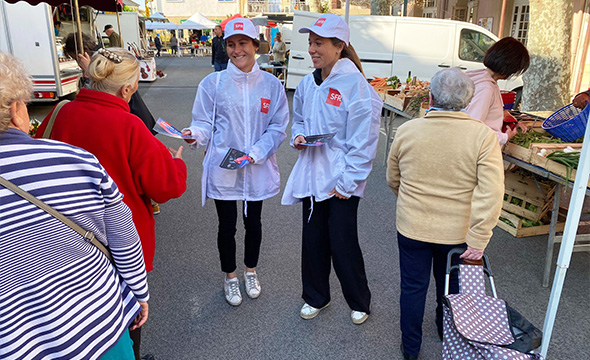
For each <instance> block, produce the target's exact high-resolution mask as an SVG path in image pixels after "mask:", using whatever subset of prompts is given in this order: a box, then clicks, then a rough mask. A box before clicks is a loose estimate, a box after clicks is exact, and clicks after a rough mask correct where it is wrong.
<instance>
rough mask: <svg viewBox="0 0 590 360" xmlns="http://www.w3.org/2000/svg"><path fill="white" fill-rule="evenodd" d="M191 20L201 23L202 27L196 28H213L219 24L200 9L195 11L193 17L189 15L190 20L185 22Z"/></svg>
mask: <svg viewBox="0 0 590 360" xmlns="http://www.w3.org/2000/svg"><path fill="white" fill-rule="evenodd" d="M189 21H190V22H192V23H195V24H200V25H201V26H202V27H201V28H198V29H196V30H204V29H213V28H215V26H216V25H217V23H216V22H215V21H213V20H211V19H209V18H208V17H206V16H205V15H203V14H201V13H200V12H198V11H197V12H196V13H194V14H193V15H192V16H191V17H189V18H188V20H187V21H185V23H187V22H189Z"/></svg>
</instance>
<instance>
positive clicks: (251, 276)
mask: <svg viewBox="0 0 590 360" xmlns="http://www.w3.org/2000/svg"><path fill="white" fill-rule="evenodd" d="M244 282H245V283H246V294H248V296H249V297H250V298H251V299H256V298H257V297H259V296H260V283H259V282H258V275H256V273H255V272H253V273H252V272H245V271H244Z"/></svg>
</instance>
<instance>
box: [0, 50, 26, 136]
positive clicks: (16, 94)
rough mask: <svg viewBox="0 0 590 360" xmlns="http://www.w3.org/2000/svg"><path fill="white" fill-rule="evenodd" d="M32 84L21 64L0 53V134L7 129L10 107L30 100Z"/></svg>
mask: <svg viewBox="0 0 590 360" xmlns="http://www.w3.org/2000/svg"><path fill="white" fill-rule="evenodd" d="M32 94H33V82H32V81H31V78H30V77H29V75H28V74H27V71H26V70H25V67H24V66H23V64H22V63H21V62H20V61H19V60H17V58H15V57H14V56H12V55H9V54H7V53H3V52H0V133H3V132H4V131H6V129H8V125H10V121H11V120H12V115H11V114H10V107H11V106H12V104H14V103H15V102H17V101H24V102H25V103H26V102H28V101H30V100H31V95H32Z"/></svg>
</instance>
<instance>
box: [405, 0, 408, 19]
mask: <svg viewBox="0 0 590 360" xmlns="http://www.w3.org/2000/svg"><path fill="white" fill-rule="evenodd" d="M404 16H408V0H404Z"/></svg>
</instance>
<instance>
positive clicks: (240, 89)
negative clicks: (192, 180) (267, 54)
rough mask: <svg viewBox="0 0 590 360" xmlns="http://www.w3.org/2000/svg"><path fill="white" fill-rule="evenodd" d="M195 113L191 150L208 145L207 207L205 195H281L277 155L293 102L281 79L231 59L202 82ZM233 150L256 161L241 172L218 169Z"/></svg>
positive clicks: (232, 197) (204, 180)
mask: <svg viewBox="0 0 590 360" xmlns="http://www.w3.org/2000/svg"><path fill="white" fill-rule="evenodd" d="M192 115H193V121H192V122H191V125H190V127H188V128H187V129H188V130H190V131H191V133H192V134H193V136H194V138H195V139H196V140H197V141H196V142H195V144H193V148H199V147H203V146H206V145H207V144H208V143H209V147H208V149H207V153H206V155H205V158H204V160H203V177H202V179H201V192H202V205H203V206H204V205H205V202H206V199H207V197H209V198H212V199H217V200H245V201H259V200H264V199H268V198H270V197H273V196H275V195H276V194H278V193H279V190H280V176H279V168H278V166H277V161H276V155H275V153H276V151H277V149H278V148H279V146H280V145H281V143H282V142H283V140H285V137H286V134H285V129H286V127H287V124H288V122H289V105H288V102H287V97H286V95H285V90H284V88H283V85H282V84H281V82H280V81H279V80H278V79H277V78H275V77H274V76H272V75H271V74H269V73H267V72H265V71H261V70H260V68H259V67H258V64H254V67H253V68H252V71H250V72H249V73H244V72H242V71H241V70H239V69H238V68H237V67H236V66H235V65H233V64H232V63H231V61H230V62H229V63H228V66H227V70H224V71H221V72H216V73H212V74H210V75H208V76H207V77H206V78H205V79H203V81H201V83H200V84H199V88H198V89H197V96H196V98H195V103H194V105H193V111H192ZM214 119H215V121H214ZM229 148H234V149H237V150H240V151H243V152H245V153H247V154H249V155H250V157H252V158H253V159H254V161H255V163H254V164H249V165H247V166H246V167H244V168H241V169H238V170H227V169H223V168H221V167H219V164H221V162H222V161H223V158H224V157H225V154H226V153H227V151H228V150H229Z"/></svg>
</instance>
